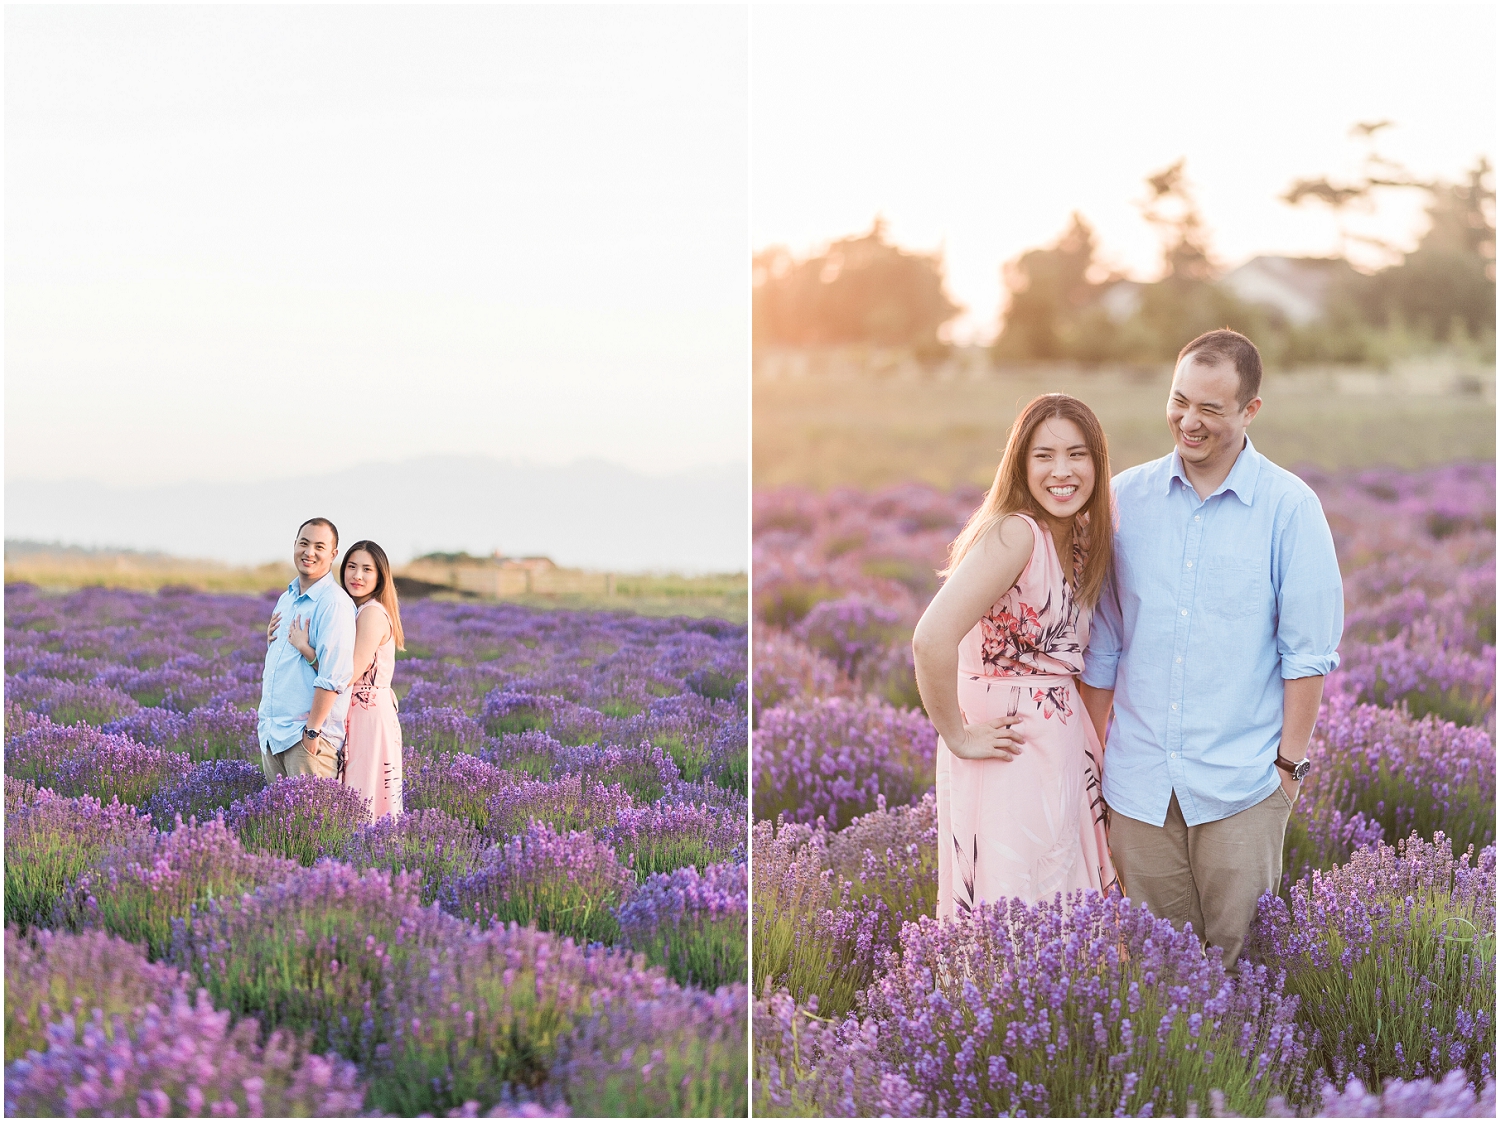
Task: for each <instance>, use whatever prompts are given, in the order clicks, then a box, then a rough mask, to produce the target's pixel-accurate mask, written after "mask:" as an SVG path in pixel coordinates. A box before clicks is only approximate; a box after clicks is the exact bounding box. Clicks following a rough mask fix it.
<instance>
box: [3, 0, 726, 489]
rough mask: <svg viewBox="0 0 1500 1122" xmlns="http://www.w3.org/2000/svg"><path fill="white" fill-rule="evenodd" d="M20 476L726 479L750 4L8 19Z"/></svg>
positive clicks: (12, 453) (181, 11) (14, 456)
mask: <svg viewBox="0 0 1500 1122" xmlns="http://www.w3.org/2000/svg"><path fill="white" fill-rule="evenodd" d="M4 19H5V294H6V306H5V374H6V378H5V404H6V416H5V438H6V471H7V472H8V473H9V475H10V476H11V478H21V479H60V478H87V479H98V480H106V481H109V482H112V483H119V484H145V483H164V482H179V481H185V480H254V479H261V478H267V477H275V476H294V475H306V474H309V473H312V472H319V471H325V470H335V469H338V468H340V467H345V466H348V465H351V464H355V463H360V462H365V461H371V460H379V461H391V460H403V459H406V458H409V457H413V456H419V455H428V454H438V453H457V454H469V455H473V454H478V455H486V456H494V457H498V458H502V459H522V460H531V461H539V462H548V463H560V462H566V461H571V460H575V459H580V458H586V457H587V458H602V459H606V460H612V461H616V462H619V463H622V464H625V465H628V466H630V467H632V468H635V469H637V470H643V471H646V472H650V473H662V472H670V471H677V470H681V469H685V468H690V467H693V466H696V465H704V464H723V463H728V462H735V461H746V460H748V414H749V408H748V373H747V372H748V340H749V309H748V283H749V282H748V272H749V269H748V260H747V259H748V197H749V179H748V176H749V167H748V152H747V147H748V146H747V137H746V128H747V124H746V122H747V115H748V63H747V14H746V10H745V8H743V7H663V8H641V7H595V8H584V7H567V6H562V7H540V6H538V7H511V6H503V7H481V6H470V7H443V8H430V7H382V6H358V7H355V6H334V7H317V8H312V7H302V8H299V7H279V6H278V7H259V6H234V7H228V6H208V5H205V6H191V5H185V6H170V7H123V6H122V7H114V6H111V7H73V6H57V7H14V6H11V7H7V8H6V10H5V14H4Z"/></svg>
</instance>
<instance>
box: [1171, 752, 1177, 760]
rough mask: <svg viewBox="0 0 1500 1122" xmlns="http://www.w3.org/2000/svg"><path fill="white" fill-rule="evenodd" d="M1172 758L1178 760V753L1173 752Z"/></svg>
mask: <svg viewBox="0 0 1500 1122" xmlns="http://www.w3.org/2000/svg"><path fill="white" fill-rule="evenodd" d="M1172 758H1173V759H1174V760H1175V759H1176V758H1177V753H1176V752H1173V753H1172Z"/></svg>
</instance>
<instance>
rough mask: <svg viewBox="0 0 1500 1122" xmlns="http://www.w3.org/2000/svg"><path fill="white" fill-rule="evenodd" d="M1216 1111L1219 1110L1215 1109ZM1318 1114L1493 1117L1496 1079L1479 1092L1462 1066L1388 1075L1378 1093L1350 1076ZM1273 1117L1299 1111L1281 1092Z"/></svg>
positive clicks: (1270, 1111) (1329, 1088)
mask: <svg viewBox="0 0 1500 1122" xmlns="http://www.w3.org/2000/svg"><path fill="white" fill-rule="evenodd" d="M1216 1113H1217V1112H1216ZM1314 1113H1316V1115H1317V1117H1319V1118H1493V1117H1495V1081H1494V1080H1493V1079H1490V1080H1486V1082H1485V1084H1484V1086H1483V1087H1482V1088H1481V1089H1480V1090H1479V1092H1478V1093H1477V1094H1476V1093H1475V1091H1474V1088H1473V1087H1471V1086H1470V1085H1469V1081H1468V1077H1467V1076H1466V1075H1465V1074H1464V1072H1463V1071H1462V1070H1461V1069H1457V1070H1454V1071H1450V1072H1449V1073H1448V1074H1447V1075H1445V1076H1444V1077H1443V1078H1442V1079H1441V1080H1434V1079H1415V1080H1412V1081H1411V1082H1409V1083H1406V1082H1403V1081H1401V1080H1400V1079H1389V1080H1387V1081H1386V1083H1385V1086H1384V1087H1382V1088H1381V1090H1380V1093H1379V1094H1375V1093H1373V1092H1371V1091H1367V1090H1365V1085H1364V1084H1363V1083H1361V1082H1360V1081H1359V1080H1358V1079H1351V1080H1349V1085H1348V1087H1346V1088H1345V1089H1344V1090H1343V1091H1342V1092H1340V1091H1339V1089H1338V1088H1337V1087H1335V1086H1334V1085H1333V1084H1331V1083H1330V1084H1327V1085H1325V1086H1324V1088H1323V1092H1322V1103H1321V1104H1320V1105H1319V1106H1318V1107H1317V1108H1316V1110H1315V1112H1314ZM1266 1115H1267V1116H1268V1117H1270V1118H1296V1117H1298V1116H1299V1115H1298V1112H1297V1111H1295V1110H1293V1109H1291V1108H1289V1107H1288V1106H1287V1103H1286V1100H1285V1099H1283V1098H1282V1097H1281V1096H1279V1095H1278V1096H1277V1097H1276V1098H1273V1099H1272V1100H1271V1101H1270V1103H1269V1104H1268V1105H1267V1108H1266Z"/></svg>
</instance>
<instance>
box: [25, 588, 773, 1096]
mask: <svg viewBox="0 0 1500 1122" xmlns="http://www.w3.org/2000/svg"><path fill="white" fill-rule="evenodd" d="M5 599H6V632H5V639H6V652H5V657H6V665H5V671H6V679H5V686H6V704H5V827H6V828H5V920H6V936H5V938H6V945H5V998H6V1000H5V1030H6V1031H5V1060H6V1078H5V1107H6V1114H7V1115H116V1116H118V1115H163V1114H177V1115H213V1116H220V1115H267V1116H275V1115H356V1114H370V1113H384V1114H394V1115H406V1116H411V1115H416V1114H436V1115H439V1116H442V1115H449V1116H462V1117H474V1116H476V1115H486V1116H536V1117H543V1116H562V1115H567V1114H573V1115H578V1116H599V1115H606V1116H608V1115H626V1116H658V1115H664V1116H674V1115H675V1116H682V1115H710V1116H731V1117H732V1116H744V1115H745V1114H746V1108H747V1106H748V1099H747V1090H746V1088H747V1048H748V1034H747V1028H748V1023H747V1022H748V1019H749V1017H748V994H747V990H746V985H745V980H746V976H747V963H746V928H747V915H746V910H747V893H748V878H747V866H746V846H747V837H746V823H747V819H748V808H747V805H746V798H747V773H748V745H747V742H746V741H747V732H746V708H747V703H748V696H747V695H748V686H747V682H746V655H747V650H746V646H747V644H746V633H745V628H744V627H743V626H740V625H733V624H729V623H725V622H722V621H718V620H712V619H703V620H687V619H683V618H680V617H678V618H672V619H650V618H644V617H639V616H626V615H623V614H618V613H614V614H610V613H602V612H600V613H590V612H565V611H553V612H548V611H538V610H533V609H529V608H523V607H518V606H506V605H478V604H464V603H453V602H437V601H421V602H416V603H413V604H410V605H408V606H406V608H405V610H404V613H403V616H404V622H405V624H406V633H407V651H406V652H405V655H404V657H402V658H401V659H400V661H398V663H397V665H396V676H395V689H396V692H397V694H398V695H399V697H400V714H401V724H402V730H403V738H404V742H405V745H406V748H405V760H404V790H405V805H406V811H407V813H406V814H404V815H402V816H401V817H399V818H395V819H392V818H386V819H382V820H381V821H379V822H378V823H375V824H373V825H371V824H368V823H367V822H366V820H365V815H366V811H365V807H364V805H363V802H362V801H361V800H360V799H359V797H358V796H357V795H355V794H353V793H352V792H351V791H350V789H348V788H345V787H342V786H340V785H339V784H338V783H336V782H334V781H332V780H321V779H314V778H310V777H308V778H298V779H290V780H284V781H281V782H278V783H276V784H275V785H274V786H271V787H267V785H266V783H265V781H264V779H263V777H262V774H261V768H260V764H259V754H258V750H257V748H256V742H255V713H254V708H255V706H256V704H257V703H258V701H259V696H260V675H261V666H262V660H263V654H264V647H265V639H264V628H265V621H266V619H267V618H268V617H269V614H270V611H271V608H272V606H273V601H274V596H272V597H245V596H227V595H226V596H215V595H205V594H199V593H193V592H190V591H186V590H180V589H176V590H174V589H171V588H165V589H163V590H162V591H161V592H160V594H157V595H151V594H147V593H139V592H128V591H118V590H115V591H107V590H102V589H89V590H84V591H80V592H76V593H71V594H68V595H65V596H57V595H47V594H43V593H41V592H39V591H38V590H37V589H35V588H34V587H32V586H29V585H24V584H21V585H11V586H8V587H7V588H6V597H5Z"/></svg>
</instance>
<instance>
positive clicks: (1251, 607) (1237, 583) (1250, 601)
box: [1199, 557, 1271, 620]
mask: <svg viewBox="0 0 1500 1122" xmlns="http://www.w3.org/2000/svg"><path fill="white" fill-rule="evenodd" d="M1203 575H1204V576H1205V577H1207V578H1208V579H1207V581H1206V584H1207V587H1206V588H1203V589H1200V590H1199V603H1201V604H1203V605H1204V607H1206V608H1207V609H1208V611H1209V613H1210V614H1212V615H1215V616H1218V617H1219V618H1220V619H1228V620H1246V619H1253V618H1254V617H1256V616H1259V615H1265V614H1266V613H1267V612H1268V611H1270V585H1271V580H1270V575H1269V574H1268V573H1267V572H1266V566H1265V564H1264V562H1262V561H1260V560H1258V559H1256V558H1253V557H1210V558H1208V559H1207V560H1206V561H1204V563H1203Z"/></svg>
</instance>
